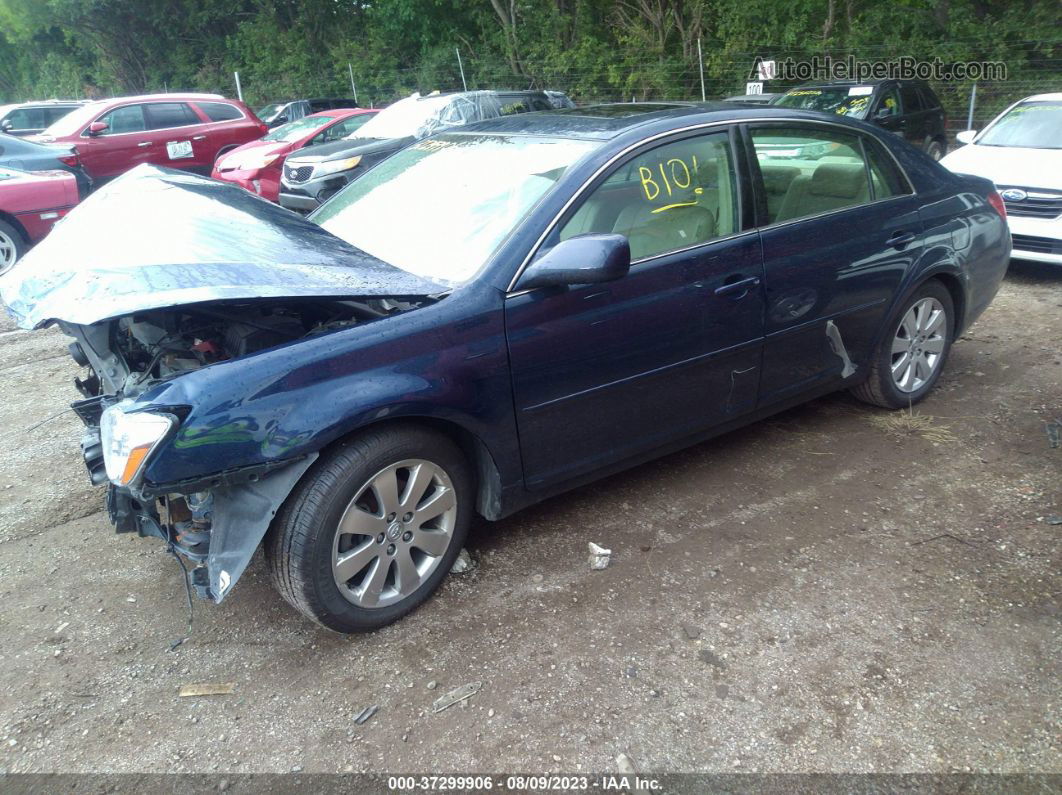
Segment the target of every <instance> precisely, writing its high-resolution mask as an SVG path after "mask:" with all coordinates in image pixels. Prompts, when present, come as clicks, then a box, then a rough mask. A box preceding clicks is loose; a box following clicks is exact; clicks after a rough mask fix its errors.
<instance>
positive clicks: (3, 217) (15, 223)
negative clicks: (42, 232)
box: [0, 210, 30, 246]
mask: <svg viewBox="0 0 1062 795" xmlns="http://www.w3.org/2000/svg"><path fill="white" fill-rule="evenodd" d="M0 221H3V222H4V223H6V224H8V226H10V227H12V228H13V229H14V230H15V231H16V232H18V233H19V234H20V235H21V236H22V242H23V243H25V244H26V245H27V246H28V245H29V242H30V240H29V235H28V234H27V233H26V227H24V226H23V225H22V223H21V222H20V221H19V220H18V219H17V218H16V217H15V216H13V215H11V214H10V213H6V212H4V211H3V210H0Z"/></svg>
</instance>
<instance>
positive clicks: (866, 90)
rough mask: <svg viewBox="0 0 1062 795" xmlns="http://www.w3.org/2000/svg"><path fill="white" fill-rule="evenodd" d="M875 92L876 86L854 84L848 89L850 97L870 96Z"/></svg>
mask: <svg viewBox="0 0 1062 795" xmlns="http://www.w3.org/2000/svg"><path fill="white" fill-rule="evenodd" d="M873 93H874V86H852V87H851V88H850V89H848V96H850V97H869V96H870V95H871V94H873Z"/></svg>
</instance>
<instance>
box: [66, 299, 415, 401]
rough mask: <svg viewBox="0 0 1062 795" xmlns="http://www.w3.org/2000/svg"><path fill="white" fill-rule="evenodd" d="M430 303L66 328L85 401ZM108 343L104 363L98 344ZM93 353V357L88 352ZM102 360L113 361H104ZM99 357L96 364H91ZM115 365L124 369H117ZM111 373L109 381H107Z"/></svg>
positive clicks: (163, 316) (202, 310)
mask: <svg viewBox="0 0 1062 795" xmlns="http://www.w3.org/2000/svg"><path fill="white" fill-rule="evenodd" d="M433 300H435V299H432V298H427V297H426V298H424V299H421V300H419V301H402V300H396V299H391V298H369V299H364V300H321V299H317V300H289V301H275V300H273V301H269V302H268V303H266V302H261V301H259V302H253V301H249V302H246V303H238V304H230V303H226V304H201V305H190V306H183V307H179V308H174V309H166V310H156V311H149V312H144V313H140V314H135V315H130V316H126V317H122V318H119V319H117V320H114V321H111V322H110V323H108V324H107V328H106V331H105V332H103V333H104V334H105V335H106V339H105V340H104V339H103V338H102V335H101V332H102V331H103V330H102V329H99V328H98V327H94V328H93V330H92V332H90V330H89V329H88V328H86V327H68V328H67V329H66V331H67V333H72V331H73V329H74V328H76V329H77V331H79V332H81V333H76V332H75V333H72V336H75V337H77V338H78V339H79V340H80V341H79V342H74V343H71V345H70V353H71V355H72V356H73V357H74V359H75V360H76V361H77V363H78V364H79V365H81V366H83V367H89V368H91V369H92V371H93V372H92V373H91V374H90V376H89V377H88V378H86V379H85V380H78V381H77V387H78V389H79V390H80V391H81V393H82V394H83V395H84V396H85V397H86V398H92V397H96V396H98V395H101V394H113V395H116V396H121V397H125V398H128V397H135V396H136V395H138V394H139V393H141V392H143V391H144V390H145V389H147V388H148V387H149V386H151V385H152V384H154V383H157V382H158V381H160V380H164V379H168V378H172V377H175V376H178V375H181V374H182V373H186V372H189V371H191V370H198V369H199V368H200V367H205V366H207V365H209V364H214V363H216V362H221V361H226V360H229V359H239V358H241V357H244V356H247V355H249V354H252V353H256V352H258V351H262V350H265V349H266V348H272V347H274V346H276V345H282V344H284V343H286V342H293V341H295V340H298V339H301V338H303V337H308V336H311V335H314V334H323V333H326V332H329V331H334V330H336V329H342V328H347V327H349V326H354V325H358V324H362V323H367V322H371V321H373V320H379V319H381V318H386V317H390V316H392V315H395V314H399V313H401V312H405V311H408V310H410V309H416V308H417V307H419V306H423V305H424V304H425V303H428V302H431V301H433ZM103 342H106V348H107V353H109V354H110V357H104V356H102V355H101V354H103V351H100V350H99V348H100V344H101V343H103ZM93 353H95V354H96V355H95V356H93V355H92V354H93ZM103 358H110V359H112V361H109V362H103V361H101V360H102V359H103ZM93 359H96V361H93ZM114 360H120V362H121V363H122V364H124V367H121V368H120V369H119V370H118V371H115V368H114V367H113V364H114V363H115V362H114ZM112 371H113V375H112Z"/></svg>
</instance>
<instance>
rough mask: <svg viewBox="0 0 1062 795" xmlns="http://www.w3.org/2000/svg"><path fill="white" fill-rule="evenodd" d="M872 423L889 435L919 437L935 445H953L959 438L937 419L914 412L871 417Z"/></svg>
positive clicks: (881, 414) (873, 415)
mask: <svg viewBox="0 0 1062 795" xmlns="http://www.w3.org/2000/svg"><path fill="white" fill-rule="evenodd" d="M869 418H870V423H871V424H872V425H874V426H876V427H877V428H879V429H880V430H882V431H885V432H886V433H888V434H891V435H893V436H899V437H907V436H918V437H921V438H923V439H925V440H927V441H930V442H933V443H934V444H952V443H954V442H957V441H958V437H957V436H956V435H955V434H954V433H952V432H951V430H950V429H949V428H948V426H947V425H941V424H940V423H938V422H937V419H936V417H931V416H929V415H928V414H915V412H914V411H913V410H910V409H909V410H907V411H892V412H889V413H888V414H883V413H876V414H871V415H869Z"/></svg>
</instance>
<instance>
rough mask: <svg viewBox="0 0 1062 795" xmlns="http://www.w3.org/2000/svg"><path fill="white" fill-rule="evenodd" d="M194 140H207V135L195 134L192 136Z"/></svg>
mask: <svg viewBox="0 0 1062 795" xmlns="http://www.w3.org/2000/svg"><path fill="white" fill-rule="evenodd" d="M192 140H193V141H205V140H206V136H205V135H193V136H192Z"/></svg>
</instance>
